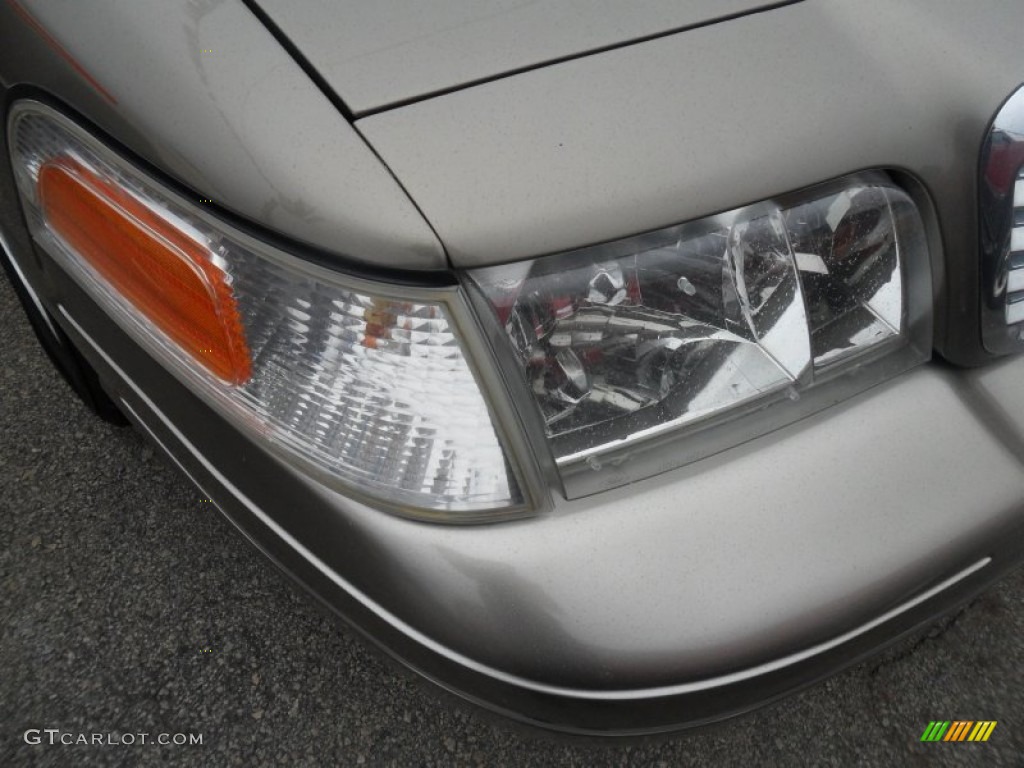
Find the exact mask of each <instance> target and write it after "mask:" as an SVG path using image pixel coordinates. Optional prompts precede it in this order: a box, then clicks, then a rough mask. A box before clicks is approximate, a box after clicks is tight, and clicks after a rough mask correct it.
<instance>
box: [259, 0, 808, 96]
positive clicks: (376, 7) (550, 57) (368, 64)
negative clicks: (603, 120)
mask: <svg viewBox="0 0 1024 768" xmlns="http://www.w3.org/2000/svg"><path fill="white" fill-rule="evenodd" d="M794 1H795V0H794ZM256 4H257V7H259V8H260V9H261V10H262V11H263V13H264V14H265V15H266V17H267V19H266V20H267V21H268V22H269V23H270V24H271V25H276V26H277V27H278V29H279V30H280V31H281V33H283V35H284V36H285V37H287V38H288V39H289V40H290V41H291V43H293V44H294V45H295V46H296V47H297V48H298V50H299V51H300V52H301V53H302V55H303V56H304V57H305V58H306V59H307V60H308V61H309V63H310V64H311V65H312V67H313V68H314V69H315V70H317V72H318V73H319V74H320V75H321V76H322V77H323V78H324V80H325V81H326V82H327V84H328V85H329V86H330V87H331V88H332V89H333V90H334V92H335V93H336V94H337V95H338V96H340V97H341V99H342V100H343V101H344V102H345V104H346V105H347V106H348V108H349V109H351V110H352V112H353V113H354V114H355V115H361V114H365V113H367V112H371V111H376V110H380V109H382V108H385V107H388V106H392V105H396V104H400V103H405V102H409V101H412V100H415V99H418V98H422V97H424V96H427V95H431V94H436V93H441V92H445V91H449V90H452V89H455V88H459V87H462V86H465V85H468V84H471V83H475V82H479V81H482V80H488V79H491V78H494V77H498V76H501V75H503V74H508V73H510V72H517V71H521V70H524V69H530V68H533V67H537V66H540V65H543V64H546V63H550V62H554V61H559V60H563V59H567V58H572V57H574V56H579V55H581V54H584V53H588V52H593V51H597V50H602V49H606V48H611V47H615V46H619V45H623V44H626V43H630V42H634V41H637V40H642V39H645V38H649V37H652V36H657V35H660V34H665V33H668V32H673V31H679V30H683V29H687V28H689V27H694V26H699V25H703V24H708V23H710V22H714V21H718V20H722V19H726V18H731V17H733V16H737V15H740V14H744V13H749V12H751V11H755V10H758V9H761V8H766V7H774V6H778V5H781V4H783V3H779V2H770V0H686V1H685V2H680V1H679V0H634V2H630V3H623V2H620V0H548V1H547V2H537V1H536V0H533V1H532V2H531V1H529V0H444V1H442V2H431V3H410V2H408V0H375V2H372V3H367V2H365V1H364V0H303V2H301V3H296V2H294V0H256Z"/></svg>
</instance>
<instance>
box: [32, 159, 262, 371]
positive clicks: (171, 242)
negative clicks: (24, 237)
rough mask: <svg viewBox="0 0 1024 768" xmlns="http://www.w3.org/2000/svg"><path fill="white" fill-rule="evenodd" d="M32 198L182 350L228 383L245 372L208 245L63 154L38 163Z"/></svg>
mask: <svg viewBox="0 0 1024 768" xmlns="http://www.w3.org/2000/svg"><path fill="white" fill-rule="evenodd" d="M39 200H40V206H41V208H42V211H43V214H44V215H45V217H46V223H47V225H48V226H49V228H50V229H51V230H52V231H53V232H55V233H56V234H58V235H60V237H61V238H63V240H64V242H65V243H66V244H67V245H68V246H70V247H71V249H72V250H74V251H75V252H76V253H77V254H78V255H80V256H81V257H82V258H83V259H85V260H86V261H87V262H88V263H89V264H91V265H92V266H93V268H94V269H95V270H96V271H97V272H98V273H99V274H100V275H101V276H102V277H103V278H104V279H105V280H106V281H107V283H108V284H109V285H110V286H111V287H112V288H114V289H115V290H116V291H117V293H118V294H120V295H121V296H122V297H124V298H125V299H127V300H128V301H129V302H130V303H131V304H132V305H133V306H134V307H135V308H136V309H137V310H138V311H139V312H141V313H142V314H143V315H145V316H146V317H147V318H148V319H149V320H150V321H152V322H153V323H154V324H155V325H156V326H157V327H158V328H160V330H162V331H163V332H164V333H165V334H167V336H169V337H170V338H171V339H172V340H173V341H174V342H175V343H176V344H177V345H178V346H179V347H180V348H181V349H182V350H184V351H185V352H187V353H188V354H189V355H191V356H192V357H193V358H195V359H196V360H197V361H198V362H199V363H201V364H202V365H203V366H205V367H206V368H207V369H208V370H209V371H210V372H212V373H213V374H214V375H216V376H217V377H219V378H221V379H223V380H224V381H227V382H228V383H231V384H241V383H243V382H245V381H247V380H248V379H249V377H250V375H251V374H252V363H251V360H250V356H249V349H248V346H247V345H246V343H245V336H244V334H243V331H242V323H241V320H240V318H239V314H238V305H237V303H236V302H235V298H234V296H233V294H232V292H231V286H230V285H229V284H228V282H227V275H225V274H224V272H223V271H222V270H221V269H220V268H219V267H217V266H216V265H215V264H214V263H213V262H212V260H211V253H210V251H209V249H208V248H206V247H205V246H204V245H202V244H201V243H199V242H197V241H196V240H195V239H194V238H193V237H191V236H190V235H188V234H187V233H185V232H183V231H181V230H180V229H178V228H177V227H175V226H174V225H173V224H172V223H171V222H170V221H168V220H167V219H164V218H163V217H161V216H160V215H158V214H157V213H155V212H154V211H152V210H151V209H150V208H148V207H147V206H146V205H145V204H144V203H142V202H141V201H140V200H138V199H137V198H136V197H134V196H133V195H131V194H130V193H129V192H127V191H125V190H123V189H121V188H120V187H118V186H116V185H115V184H113V183H111V182H110V181H107V180H106V179H104V178H101V177H100V176H99V175H98V174H96V173H95V172H93V171H91V170H90V169H88V168H87V167H85V166H84V165H83V164H82V163H80V162H78V161H76V160H74V159H71V158H69V157H59V158H56V159H54V160H50V161H48V162H46V163H45V164H44V165H43V167H42V168H41V169H40V171H39Z"/></svg>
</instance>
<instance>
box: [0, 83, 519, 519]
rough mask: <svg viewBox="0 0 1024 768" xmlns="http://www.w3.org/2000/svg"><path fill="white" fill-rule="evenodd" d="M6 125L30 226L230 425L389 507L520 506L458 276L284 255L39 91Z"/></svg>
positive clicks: (436, 514)
mask: <svg viewBox="0 0 1024 768" xmlns="http://www.w3.org/2000/svg"><path fill="white" fill-rule="evenodd" d="M9 137H10V146H11V153H12V160H13V167H14V170H15V175H16V179H17V182H18V188H19V190H20V193H21V198H22V202H23V205H24V208H25V212H26V216H27V219H28V223H29V227H30V229H31V230H32V233H33V235H34V237H35V239H36V240H37V242H38V243H39V244H40V245H41V246H42V248H43V249H44V250H45V251H47V252H48V253H49V254H50V255H51V256H52V257H53V258H54V260H55V261H57V262H58V263H59V264H60V265H61V266H62V267H63V268H64V269H65V270H66V271H67V272H68V273H69V274H70V275H71V276H72V277H73V278H74V280H75V282H76V283H78V284H79V285H80V286H82V287H83V288H84V289H85V290H86V291H87V292H88V293H89V294H90V295H91V296H92V297H93V299H94V300H96V301H97V303H98V304H99V305H100V306H102V307H103V308H104V309H105V310H106V312H107V313H108V314H109V315H110V316H111V317H112V318H113V319H114V320H115V321H116V322H117V323H118V324H119V325H120V326H121V327H122V328H123V329H124V330H125V331H126V332H127V333H128V334H129V335H131V336H132V337H133V338H134V339H135V340H136V341H137V342H139V343H140V344H141V345H142V346H144V347H145V348H146V349H147V350H148V351H149V352H150V353H151V354H152V355H153V356H154V357H155V358H156V359H157V360H159V361H160V362H161V363H162V364H163V365H164V366H165V367H166V368H167V369H168V370H170V371H171V372H172V373H173V374H174V375H175V376H177V377H178V378H179V379H180V380H181V381H183V382H184V383H185V384H186V385H187V386H188V387H189V388H190V389H191V390H192V391H193V392H195V393H196V394H198V395H200V396H201V397H202V398H203V399H204V400H206V401H207V402H208V403H209V404H210V405H212V406H213V407H214V408H216V409H217V410H218V411H219V412H220V413H221V414H223V415H224V416H225V417H227V418H228V419H229V420H230V421H231V422H232V423H233V424H234V425H235V426H236V427H238V428H240V429H241V430H243V431H244V432H246V433H247V434H248V435H250V436H251V437H254V438H255V439H257V440H258V441H260V442H261V443H262V444H264V445H266V446H268V447H270V448H272V449H273V450H275V452H276V453H278V454H279V455H280V456H282V457H284V458H285V459H287V460H290V461H293V462H297V463H298V465H299V466H301V467H302V469H304V470H305V471H307V472H309V473H310V474H312V475H313V476H316V477H318V478H320V479H321V480H323V481H325V482H326V483H328V484H335V485H339V486H340V488H339V490H342V491H343V492H345V493H348V494H350V495H354V496H355V497H356V498H359V499H363V500H366V501H368V502H369V503H372V504H375V505H377V506H383V507H384V508H387V509H389V510H391V511H396V512H399V513H401V514H406V515H409V516H414V517H424V518H429V519H449V520H454V521H459V522H464V521H471V520H476V519H495V518H496V517H503V516H508V515H510V514H521V513H522V512H524V511H526V508H527V506H528V505H527V504H526V502H525V500H524V494H523V492H522V491H521V490H520V488H521V485H520V483H519V481H518V480H517V477H516V472H515V471H514V470H513V468H512V466H511V464H510V461H509V460H508V459H507V458H506V454H505V451H504V449H503V446H502V442H501V441H500V440H499V436H498V434H499V430H498V429H497V428H496V427H495V423H494V420H493V419H492V417H491V412H490V409H489V408H488V405H487V403H486V402H485V399H484V396H483V394H482V392H481V388H480V386H479V385H478V383H477V378H476V376H475V375H474V372H473V370H472V368H471V365H470V361H469V359H468V355H467V354H466V352H465V345H464V343H463V341H464V340H463V338H462V337H461V334H460V328H459V323H458V321H457V320H456V318H455V315H456V314H457V305H458V304H459V300H460V299H459V297H460V294H459V291H458V289H457V287H450V288H442V289H415V288H405V287H400V286H392V285H388V284H386V283H383V282H378V281H369V280H365V279H359V278H354V277H350V276H347V275H344V274H342V273H339V272H337V271H335V270H332V269H328V268H325V267H320V266H318V265H315V264H312V263H310V262H308V261H305V260H301V259H297V258H294V257H291V256H289V255H288V254H285V253H282V252H281V251H279V250H278V249H276V248H274V247H272V246H270V245H268V244H266V243H264V242H262V241H259V240H256V239H255V238H252V237H250V236H248V235H246V234H245V233H243V232H241V231H239V230H238V229H237V228H235V227H233V226H231V225H229V224H228V223H226V222H224V221H223V220H221V219H219V218H217V217H214V216H211V215H209V214H208V213H207V212H206V211H202V210H201V209H200V207H199V205H197V203H196V201H188V200H185V199H183V198H182V197H181V196H180V195H178V194H177V193H175V192H173V191H172V190H170V189H169V188H168V187H166V186H165V185H163V184H161V183H160V182H158V181H157V180H155V179H153V178H151V177H150V176H149V175H148V174H145V173H143V172H142V171H140V170H138V169H137V168H135V167H134V166H133V165H132V164H130V163H128V162H127V161H126V160H125V159H124V158H122V157H121V156H120V155H118V154H116V153H115V152H113V151H112V150H110V149H109V148H108V147H106V146H105V145H104V144H103V143H101V142H99V141H98V140H97V139H95V138H94V137H93V136H91V135H90V134H89V133H87V132H86V131H84V130H82V129H81V128H79V127H78V126H76V125H75V124H74V123H72V122H71V121H70V120H68V119H67V118H65V117H64V116H63V115H61V114H59V113H57V112H56V111H54V110H52V109H50V108H48V107H45V106H44V105H41V104H38V103H35V102H20V103H19V104H17V105H15V106H14V107H13V108H12V112H11V117H10V123H9ZM72 208H73V210H72Z"/></svg>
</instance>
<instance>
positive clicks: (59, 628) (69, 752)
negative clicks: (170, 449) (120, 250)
mask: <svg viewBox="0 0 1024 768" xmlns="http://www.w3.org/2000/svg"><path fill="white" fill-rule="evenodd" d="M1022 638H1024V572H1022V571H1021V570H1018V571H1016V572H1015V573H1014V574H1012V575H1011V576H1010V577H1009V578H1007V579H1005V580H1004V581H1002V582H1001V583H999V584H998V585H996V586H995V587H993V588H992V589H990V590H989V591H987V592H986V593H984V594H983V595H982V596H980V597H979V598H977V599H976V600H974V601H973V602H972V603H970V604H969V605H967V606H966V607H964V608H963V609H962V610H960V611H959V612H956V613H954V614H953V615H951V616H948V617H946V618H944V619H943V620H941V621H940V622H938V623H936V624H935V625H934V626H932V627H931V628H929V629H927V630H926V631H923V632H921V633H918V634H917V635H916V636H914V637H912V638H910V639H909V640H906V641H903V642H901V643H900V644H899V645H897V646H895V647H893V648H892V649H890V650H889V651H887V652H885V653H883V654H882V655H879V656H877V657H875V658H873V659H871V660H869V661H868V662H866V663H863V664H861V665H859V666H857V667H854V668H852V669H850V670H848V671H846V672H844V673H841V674H839V675H837V676H835V677H833V678H831V679H829V680H827V681H825V682H824V683H821V684H818V685H816V686H814V687H812V688H809V689H807V690H806V691H803V692H801V693H798V694H796V695H793V696H791V697H789V698H787V699H785V700H783V701H782V702H780V703H778V704H776V705H774V706H772V707H769V708H767V709H762V710H760V711H758V712H755V713H753V714H751V715H746V716H743V717H740V718H737V719H734V720H731V721H727V722H725V723H722V724H720V725H717V726H714V727H712V728H708V729H704V730H702V731H699V732H695V733H689V734H683V735H677V736H672V737H669V738H664V737H663V738H659V739H656V740H651V741H633V742H629V743H606V742H599V741H578V740H572V739H565V738H559V737H551V736H548V735H545V734H542V733H538V732H534V731H528V730H524V729H522V728H520V727H516V726H514V725H511V724H509V723H507V722H505V721H502V720H499V719H496V718H494V717H493V716H489V715H485V714H482V713H481V712H480V711H478V710H476V709H474V708H472V707H471V706H470V705H467V704H462V703H460V702H455V701H453V700H452V699H451V698H449V697H446V696H440V695H439V694H438V692H437V691H436V690H435V689H433V688H432V687H430V686H429V685H428V684H425V683H421V682H419V681H417V680H416V679H413V678H412V677H411V676H410V675H409V674H407V673H404V672H401V671H398V670H396V669H395V668H393V666H392V665H391V663H390V662H385V661H383V660H382V659H381V658H380V657H379V656H378V655H377V653H376V652H374V651H371V650H369V649H368V648H367V647H366V645H365V644H364V643H363V642H362V641H361V640H360V639H359V638H358V637H356V636H355V634H354V633H353V632H350V631H349V630H347V629H346V628H344V627H343V626H341V625H340V623H339V622H338V621H336V620H333V619H330V618H328V617H326V616H325V615H324V613H323V612H322V611H321V609H320V608H318V607H317V606H316V605H314V603H313V602H312V601H311V600H310V599H308V598H306V597H305V596H303V595H302V594H300V593H298V592H296V591H295V590H294V589H292V588H291V586H290V585H289V584H288V583H287V582H286V580H285V579H284V577H282V576H281V575H279V574H278V572H277V571H276V570H275V569H274V568H273V566H272V565H270V563H269V562H268V561H266V560H265V559H264V558H263V557H262V555H260V554H259V553H258V552H257V551H256V550H255V549H254V547H253V546H252V545H250V544H249V543H248V542H247V541H246V540H245V539H244V538H243V537H242V536H241V535H240V534H238V533H237V532H236V530H235V529H234V528H233V527H232V526H231V525H230V524H229V523H228V522H227V521H226V520H225V519H223V518H222V517H221V515H220V514H219V513H218V512H217V510H216V509H214V508H212V507H211V505H210V504H209V503H207V502H204V501H203V500H202V495H201V494H200V493H198V492H197V491H196V490H194V489H193V487H192V486H191V484H190V483H189V482H188V480H187V479H186V478H184V477H183V476H182V475H181V474H180V473H179V472H178V471H177V469H176V468H175V467H174V466H173V465H172V464H171V463H170V461H169V460H167V459H165V458H164V457H163V456H162V455H160V454H158V453H156V452H154V450H153V449H152V448H150V447H149V445H148V444H147V443H146V441H145V440H144V439H143V438H142V437H141V436H140V435H138V434H136V433H135V432H133V431H132V430H131V429H126V428H122V429H119V428H115V427H111V426H108V425H106V424H104V423H103V422H101V421H99V420H98V419H96V418H94V417H93V416H92V415H91V414H90V413H89V412H88V411H87V410H86V409H85V408H84V407H83V406H82V405H81V404H80V403H79V402H78V401H77V400H76V399H75V397H74V396H73V394H72V393H71V391H70V390H69V389H68V387H67V386H66V385H65V384H64V382H63V381H62V380H61V379H60V377H59V376H58V375H57V374H56V373H55V372H54V371H53V370H52V369H51V368H50V365H49V363H48V361H47V360H46V358H45V356H44V355H43V353H42V352H41V350H40V349H39V348H38V347H37V345H36V343H35V339H34V338H33V337H32V334H31V331H30V329H29V326H28V323H27V322H26V320H25V319H24V317H23V316H22V314H21V310H20V307H18V306H17V302H16V300H15V298H14V294H13V292H12V291H11V289H10V286H9V285H8V284H7V282H6V280H5V279H3V277H2V276H0V766H20V765H149V764H157V763H158V764H161V765H202V766H214V765H244V766H259V765H345V766H347V765H364V764H365V765H417V766H447V765H486V766H492V765H501V766H520V765H538V766H539V765H579V766H604V765H645V766H646V765H652V766H659V765H661V766H675V765H714V766H757V765H762V766H798V765H816V766H823V765H843V766H845V765H867V766H887V765H910V766H916V765H922V766H925V765H928V766H931V765H939V766H945V765H991V766H999V765H1002V766H1024V686H1022V683H1024V651H1022V648H1024V640H1022ZM956 719H975V720H977V719H986V720H995V721H997V722H998V725H997V726H996V728H995V730H994V731H993V733H992V736H991V738H990V740H989V741H988V742H987V743H984V744H967V743H964V744H953V743H939V744H922V743H920V741H919V738H920V736H921V734H922V731H923V730H924V728H925V726H926V725H927V724H928V722H929V721H931V720H956ZM141 734H147V736H146V737H145V742H146V743H142V742H141V741H140V735H141ZM165 734H166V736H164V735H165ZM179 735H180V736H179ZM197 735H198V736H199V737H200V738H201V740H202V743H201V744H189V743H185V744H174V743H173V741H174V740H175V739H178V740H180V739H181V738H184V739H186V740H188V739H195V738H196V736H197ZM97 736H98V737H99V740H100V741H101V742H103V743H88V744H81V743H76V742H80V741H81V740H82V738H83V737H84V738H85V740H86V741H95V740H97V739H96V737H97ZM160 738H166V739H167V740H170V741H172V743H171V744H168V745H161V744H158V743H156V741H157V740H158V739H160ZM51 740H52V741H54V742H55V743H53V744H51V743H50V741H51ZM62 740H63V741H71V742H72V743H70V744H61V743H60V742H61V741H62ZM129 740H134V742H135V743H134V744H130V745H129V744H125V743H121V744H117V743H111V742H127V741H129ZM31 741H38V742H39V743H28V742H31Z"/></svg>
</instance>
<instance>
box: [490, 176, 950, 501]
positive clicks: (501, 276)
mask: <svg viewBox="0 0 1024 768" xmlns="http://www.w3.org/2000/svg"><path fill="white" fill-rule="evenodd" d="M472 280H473V281H474V283H475V285H476V286H477V287H478V289H479V290H480V291H481V293H482V294H483V296H484V297H486V300H487V302H488V303H489V304H490V307H491V308H492V310H493V317H494V318H495V319H496V320H497V322H498V323H499V324H500V325H501V327H502V329H503V331H504V335H505V336H506V340H507V344H508V347H509V351H508V356H509V357H511V358H513V359H514V360H515V361H516V365H515V366H513V367H514V368H515V369H516V370H515V375H516V377H517V378H518V379H519V381H520V382H521V383H522V384H523V385H524V390H525V391H524V399H525V398H529V399H531V400H532V401H533V403H534V405H535V409H536V416H537V419H536V423H538V424H540V425H542V426H541V428H542V430H543V432H544V436H545V438H546V440H547V443H548V445H549V446H550V449H551V452H552V454H553V456H554V458H555V460H556V462H557V463H558V466H559V467H560V469H561V472H562V476H563V478H565V479H566V480H567V483H566V484H567V489H568V491H569V495H570V496H572V495H577V494H582V493H587V492H592V491H595V490H598V489H600V488H601V487H606V486H607V485H615V484H620V483H622V482H628V481H630V480H634V479H637V478H638V477H642V476H645V475H647V474H651V473H652V472H656V471H660V470H662V469H668V468H670V467H672V466H678V465H679V464H682V463H686V462H687V461H691V460H693V459H695V458H699V457H701V456H704V455H707V454H708V453H712V452H714V451H715V450H718V449H720V448H721V447H725V446H727V445H730V444H735V443H736V442H741V441H742V440H743V439H746V438H748V437H751V436H754V435H755V434H760V433H761V432H763V431H766V430H767V429H770V428H773V427H775V426H778V425H779V424H781V423H785V422H786V421H791V420H793V419H795V418H798V417H799V416H801V415H805V414H806V413H808V412H810V411H811V410H814V409H816V408H817V407H821V406H823V405H825V404H828V402H827V401H828V400H830V399H832V400H833V401H834V398H836V397H837V396H848V395H849V394H851V393H852V392H853V391H856V390H858V389H861V388H863V387H865V386H869V385H870V384H872V383H875V382H877V381H879V380H881V379H882V378H885V377H887V376H889V375H892V374H893V373H894V372H896V371H897V370H902V369H903V368H905V367H907V366H909V365H912V364H914V363H917V362H920V361H922V360H924V359H926V358H927V357H928V355H929V350H930V322H929V319H930V296H929V294H930V269H929V264H928V258H927V248H926V245H925V235H924V229H923V225H922V223H921V219H920V217H919V215H918V212H917V209H916V206H915V204H914V202H913V201H912V200H911V198H910V197H909V196H908V195H907V194H906V193H905V192H904V191H903V190H902V189H900V188H899V187H897V186H896V185H895V184H893V183H892V182H891V180H890V179H889V178H888V177H887V176H886V175H885V174H881V173H864V174H858V175H855V176H851V177H847V178H845V179H841V180H838V181H836V182H832V183H829V184H826V185H822V186H819V187H816V188H813V189H810V190H807V191H806V192H804V193H800V194H797V195H792V196H787V197H786V198H784V199H781V200H779V201H771V202H765V203H760V204H757V205H754V206H750V207H747V208H742V209H737V210H734V211H729V212H726V213H723V214H720V215H717V216H712V217H709V218H707V219H702V220H700V221H695V222H690V223H687V224H683V225H680V226H675V227H670V228H668V229H664V230H661V231H658V232H653V233H648V234H644V235H640V236H638V237H633V238H628V239H625V240H620V241H617V242H613V243H607V244H603V245H599V246H596V247H592V248H585V249H581V250H577V251H572V252H569V253H564V254H560V255H554V256H549V257H544V258H540V259H536V260H533V261H529V262H519V263H515V264H509V265H505V266H499V267H490V268H485V269H478V270H475V271H474V272H473V273H472ZM840 377H841V378H843V379H845V382H844V383H841V384H838V385H835V386H828V387H822V386H821V385H823V384H828V383H829V382H834V381H836V379H837V378H840ZM819 388H821V389H823V390H831V392H830V393H817V392H816V390H818V389H819ZM812 392H814V393H815V394H816V395H817V396H816V397H812V398H810V400H809V401H808V398H807V395H808V394H810V393H812ZM799 401H804V402H803V403H802V404H796V403H799ZM787 402H788V405H787ZM768 404H772V405H773V407H772V409H771V410H772V417H771V418H765V417H763V416H762V418H760V419H759V420H758V419H752V418H750V415H751V414H752V413H753V412H755V411H758V410H761V409H763V408H764V406H765V405H768ZM740 415H747V416H748V418H747V419H746V421H745V423H740V420H739V419H737V417H738V416H740ZM726 424H729V427H728V428H729V430H730V431H731V432H732V434H731V436H730V435H728V434H726V433H725V432H724V431H723V427H724V425H726ZM715 428H718V431H717V434H713V432H714V429H715ZM698 435H699V439H698V438H697V437H696V436H698ZM688 436H689V437H691V438H694V439H693V440H691V442H690V443H688V444H684V443H680V442H679V440H680V438H686V437H688Z"/></svg>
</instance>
